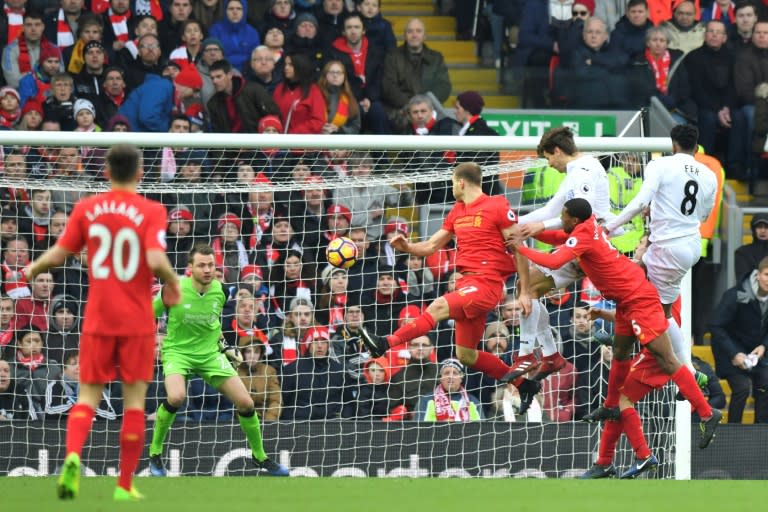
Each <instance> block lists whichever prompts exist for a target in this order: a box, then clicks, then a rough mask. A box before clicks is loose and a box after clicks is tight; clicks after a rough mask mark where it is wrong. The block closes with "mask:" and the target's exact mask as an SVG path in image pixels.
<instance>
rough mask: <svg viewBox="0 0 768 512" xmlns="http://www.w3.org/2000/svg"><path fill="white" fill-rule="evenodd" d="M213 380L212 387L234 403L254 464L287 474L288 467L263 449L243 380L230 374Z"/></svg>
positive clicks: (273, 472) (252, 406) (259, 428)
mask: <svg viewBox="0 0 768 512" xmlns="http://www.w3.org/2000/svg"><path fill="white" fill-rule="evenodd" d="M216 380H218V382H216ZM213 382H215V384H217V385H215V386H214V387H216V389H218V390H219V392H220V393H221V394H223V395H224V396H225V397H227V398H228V399H229V400H230V401H231V402H232V403H233V404H235V407H236V408H237V413H238V419H239V421H240V428H241V429H242V430H243V433H244V434H245V437H246V439H247V440H248V446H249V447H250V448H251V453H252V454H253V460H254V462H255V464H256V465H257V466H258V467H259V468H260V469H264V470H265V471H266V472H267V473H268V474H270V475H272V476H288V468H286V467H285V466H283V465H282V464H278V463H276V462H274V461H272V460H271V459H270V458H269V457H267V454H266V452H265V451H264V442H263V440H262V437H261V424H260V423H259V415H258V414H256V409H255V407H254V404H253V399H252V398H251V395H250V394H249V393H248V390H247V389H245V385H243V381H242V380H240V378H239V377H236V376H231V377H226V378H223V380H221V379H213Z"/></svg>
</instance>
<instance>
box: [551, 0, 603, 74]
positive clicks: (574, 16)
mask: <svg viewBox="0 0 768 512" xmlns="http://www.w3.org/2000/svg"><path fill="white" fill-rule="evenodd" d="M594 13H595V2H594V0H576V1H575V2H574V3H573V7H571V19H570V20H568V21H566V22H564V23H563V24H560V25H557V26H555V27H554V30H555V34H556V35H555V41H556V42H555V44H556V46H557V51H558V54H559V55H560V60H561V61H566V60H567V59H568V58H569V57H570V55H569V52H570V51H571V50H573V49H574V48H576V47H577V46H578V45H579V43H580V42H581V37H582V33H583V32H584V22H585V21H586V20H587V18H589V17H590V16H593V15H594Z"/></svg>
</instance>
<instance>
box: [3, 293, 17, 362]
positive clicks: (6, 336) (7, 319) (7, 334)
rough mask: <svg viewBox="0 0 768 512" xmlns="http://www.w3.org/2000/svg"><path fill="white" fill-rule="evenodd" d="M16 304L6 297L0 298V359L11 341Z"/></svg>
mask: <svg viewBox="0 0 768 512" xmlns="http://www.w3.org/2000/svg"><path fill="white" fill-rule="evenodd" d="M15 315H16V304H15V302H14V301H13V299H12V298H11V297H8V296H7V295H3V296H0V359H3V357H4V355H5V354H4V352H5V348H6V347H7V346H8V345H10V344H11V342H12V341H13V334H14V332H13V326H14V324H15V321H14V316H15Z"/></svg>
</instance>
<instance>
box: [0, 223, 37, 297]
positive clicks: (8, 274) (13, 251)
mask: <svg viewBox="0 0 768 512" xmlns="http://www.w3.org/2000/svg"><path fill="white" fill-rule="evenodd" d="M17 215H18V214H17ZM10 217H11V212H9V211H8V210H5V209H4V210H3V225H4V228H6V227H7V225H8V224H10V222H9V221H8V219H9V218H10ZM29 262H30V258H29V242H27V239H26V238H24V237H22V236H19V235H18V234H16V235H14V236H13V237H11V238H8V239H6V240H5V243H4V247H3V264H2V269H3V277H4V279H3V291H4V292H5V294H6V295H8V296H10V297H13V298H14V299H16V300H18V299H21V298H26V297H29V296H31V295H32V291H31V290H30V288H29V285H28V284H27V282H26V279H23V278H22V279H19V280H14V279H13V275H14V274H15V273H16V272H20V271H21V270H22V269H23V268H24V267H26V266H27V265H29Z"/></svg>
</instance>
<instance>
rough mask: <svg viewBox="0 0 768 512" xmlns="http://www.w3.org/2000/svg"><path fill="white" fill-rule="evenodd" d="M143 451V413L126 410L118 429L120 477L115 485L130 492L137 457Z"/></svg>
mask: <svg viewBox="0 0 768 512" xmlns="http://www.w3.org/2000/svg"><path fill="white" fill-rule="evenodd" d="M143 449H144V411H143V410H141V409H127V410H126V411H125V413H124V414H123V427H122V428H121V429H120V477H119V479H118V481H117V485H119V486H120V487H122V488H123V489H125V490H126V491H130V490H131V480H133V473H134V471H136V466H138V465H139V457H141V452H142V450H143Z"/></svg>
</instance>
